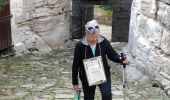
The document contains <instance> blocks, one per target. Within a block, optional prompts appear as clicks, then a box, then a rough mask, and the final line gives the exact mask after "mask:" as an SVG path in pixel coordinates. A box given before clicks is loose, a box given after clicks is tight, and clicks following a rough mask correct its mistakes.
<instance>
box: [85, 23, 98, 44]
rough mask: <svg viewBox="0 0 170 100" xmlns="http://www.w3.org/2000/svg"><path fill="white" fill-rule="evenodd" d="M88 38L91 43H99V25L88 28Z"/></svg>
mask: <svg viewBox="0 0 170 100" xmlns="http://www.w3.org/2000/svg"><path fill="white" fill-rule="evenodd" d="M86 31H87V33H86V34H87V40H88V43H89V45H94V44H96V43H97V41H98V37H99V34H100V29H99V26H97V25H95V26H90V27H88V28H87V30H86Z"/></svg>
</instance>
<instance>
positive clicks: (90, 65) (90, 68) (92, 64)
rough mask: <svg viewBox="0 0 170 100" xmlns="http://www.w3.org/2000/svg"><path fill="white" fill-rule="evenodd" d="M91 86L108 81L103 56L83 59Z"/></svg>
mask: <svg viewBox="0 0 170 100" xmlns="http://www.w3.org/2000/svg"><path fill="white" fill-rule="evenodd" d="M83 63H84V67H85V71H86V76H87V80H88V83H89V86H92V85H97V84H101V83H104V82H106V75H105V72H104V68H103V61H102V58H101V56H98V57H94V58H90V59H84V60H83Z"/></svg>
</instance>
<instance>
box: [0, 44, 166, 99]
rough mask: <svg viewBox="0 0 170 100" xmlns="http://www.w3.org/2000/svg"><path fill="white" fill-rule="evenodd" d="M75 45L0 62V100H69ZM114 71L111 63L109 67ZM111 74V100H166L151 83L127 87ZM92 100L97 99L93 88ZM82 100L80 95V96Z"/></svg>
mask: <svg viewBox="0 0 170 100" xmlns="http://www.w3.org/2000/svg"><path fill="white" fill-rule="evenodd" d="M74 44H75V41H74V42H73V41H70V42H68V43H67V44H66V45H65V47H62V48H60V49H57V50H53V51H52V52H50V53H41V52H37V51H35V52H33V53H30V54H24V55H17V56H12V57H8V58H3V59H0V100H73V97H74V95H75V92H74V91H73V90H72V89H71V87H72V85H71V64H72V60H73V50H74ZM110 64H111V66H112V68H113V69H114V66H115V63H110ZM113 69H112V70H111V71H112V75H111V76H112V95H113V99H112V100H124V95H123V94H125V98H126V100H169V98H168V97H167V96H166V94H165V93H164V91H163V90H161V89H160V88H159V87H152V85H153V82H152V81H150V82H147V83H145V84H144V83H137V84H133V85H129V86H127V87H126V88H125V89H124V90H125V92H124V93H123V87H122V82H121V79H120V78H118V77H117V76H115V75H114V73H115V72H114V70H113ZM95 97H96V98H95V100H101V99H100V97H101V96H100V92H99V89H98V88H97V91H96V96H95ZM81 98H83V93H81ZM82 100H83V99H82Z"/></svg>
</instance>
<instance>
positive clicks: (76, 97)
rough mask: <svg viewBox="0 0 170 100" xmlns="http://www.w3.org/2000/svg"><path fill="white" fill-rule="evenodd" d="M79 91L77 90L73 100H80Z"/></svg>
mask: <svg viewBox="0 0 170 100" xmlns="http://www.w3.org/2000/svg"><path fill="white" fill-rule="evenodd" d="M80 95H81V90H77V91H76V94H75V96H74V100H80Z"/></svg>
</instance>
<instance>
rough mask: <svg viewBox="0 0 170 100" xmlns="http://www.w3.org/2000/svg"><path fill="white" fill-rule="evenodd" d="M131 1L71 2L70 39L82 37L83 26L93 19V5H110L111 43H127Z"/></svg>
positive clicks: (78, 0)
mask: <svg viewBox="0 0 170 100" xmlns="http://www.w3.org/2000/svg"><path fill="white" fill-rule="evenodd" d="M131 3H132V0H126V1H124V0H119V1H117V0H93V1H92V0H73V5H72V8H73V9H72V10H73V11H72V12H73V13H72V26H71V27H72V28H71V34H72V38H81V37H82V36H83V35H84V24H85V23H86V22H87V21H89V20H91V19H93V17H94V16H93V11H94V7H93V5H112V7H113V16H112V33H111V34H112V37H111V41H112V42H127V41H128V34H129V22H130V10H131Z"/></svg>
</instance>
